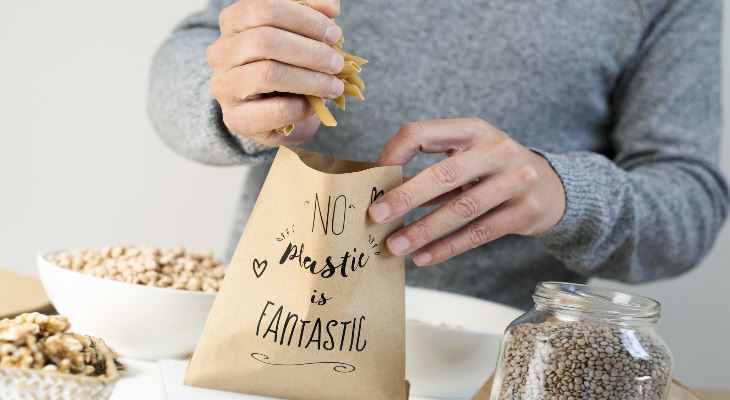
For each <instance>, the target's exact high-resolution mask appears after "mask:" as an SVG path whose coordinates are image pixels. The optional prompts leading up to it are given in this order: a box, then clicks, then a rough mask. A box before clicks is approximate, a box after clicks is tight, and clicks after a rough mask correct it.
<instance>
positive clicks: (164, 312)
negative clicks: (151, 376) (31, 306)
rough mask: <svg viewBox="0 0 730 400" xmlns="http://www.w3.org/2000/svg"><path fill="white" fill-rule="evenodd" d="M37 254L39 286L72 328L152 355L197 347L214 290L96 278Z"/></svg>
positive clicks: (129, 351) (117, 347) (126, 352)
mask: <svg viewBox="0 0 730 400" xmlns="http://www.w3.org/2000/svg"><path fill="white" fill-rule="evenodd" d="M51 253H52V252H46V253H40V254H38V256H37V257H36V263H37V265H38V272H39V274H40V278H41V282H42V283H43V287H44V288H45V290H46V293H47V294H48V297H49V298H50V300H51V302H52V303H53V305H54V307H55V308H56V310H58V312H59V313H60V314H63V315H66V316H68V318H69V320H70V321H71V325H72V328H73V330H74V331H76V332H81V333H84V334H88V335H91V336H96V337H100V338H102V339H104V341H105V342H106V343H107V344H108V345H109V347H110V348H112V349H113V350H114V351H116V352H117V353H119V354H121V355H123V356H126V357H133V358H141V359H147V360H156V359H161V358H180V357H186V356H187V355H189V354H190V353H192V352H193V350H194V349H195V343H196V342H197V341H198V337H199V336H200V333H201V331H202V330H203V325H204V324H205V319H206V317H207V316H208V312H209V311H210V308H211V306H212V305H213V300H214V299H215V294H212V293H205V292H190V291H185V290H177V289H169V288H158V287H151V286H144V285H137V284H131V283H125V282H119V281H114V280H109V279H102V278H97V277H94V276H91V275H86V274H82V273H80V272H75V271H71V270H68V269H65V268H61V267H59V266H56V265H54V264H52V263H51V262H49V261H48V258H47V256H48V255H49V254H51Z"/></svg>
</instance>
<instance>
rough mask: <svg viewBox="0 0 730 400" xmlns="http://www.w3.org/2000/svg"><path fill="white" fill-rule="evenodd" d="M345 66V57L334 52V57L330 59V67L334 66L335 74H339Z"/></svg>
mask: <svg viewBox="0 0 730 400" xmlns="http://www.w3.org/2000/svg"><path fill="white" fill-rule="evenodd" d="M344 67H345V58H344V57H342V56H341V55H339V54H337V53H335V54H333V55H332V59H331V60H330V68H332V72H334V73H335V74H339V73H340V71H342V68H344Z"/></svg>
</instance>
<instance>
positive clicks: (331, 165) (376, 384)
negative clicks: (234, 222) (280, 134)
mask: <svg viewBox="0 0 730 400" xmlns="http://www.w3.org/2000/svg"><path fill="white" fill-rule="evenodd" d="M401 182H402V173H401V168H400V167H398V166H393V167H375V166H374V165H373V164H367V163H359V162H353V161H344V160H337V159H333V158H330V157H327V156H324V155H321V154H318V153H313V152H308V151H304V150H292V149H289V148H286V147H280V148H279V151H278V153H277V155H276V158H275V160H274V163H273V165H272V167H271V170H270V172H269V175H268V176H267V178H266V181H265V183H264V185H263V188H262V189H261V193H260V195H259V197H258V199H257V201H256V205H255V206H254V209H253V212H252V213H251V216H250V217H249V220H248V223H247V225H246V227H245V229H244V231H243V234H242V236H241V240H240V242H239V244H238V247H237V248H236V251H235V253H234V255H233V259H232V261H231V263H230V266H229V269H228V271H227V273H226V277H225V280H224V281H223V283H222V285H221V289H220V291H219V293H218V296H217V297H216V300H215V303H214V305H213V308H212V309H211V312H210V315H209V316H208V320H207V322H206V325H205V328H204V330H203V333H202V335H201V338H200V340H199V342H198V344H197V347H196V349H195V353H194V354H193V356H192V359H191V361H190V364H189V366H188V370H187V374H186V378H185V383H186V384H188V385H192V386H199V387H206V388H212V389H221V390H227V391H233V392H241V393H251V394H258V395H264V396H272V397H281V398H287V399H318V400H320V399H321V400H343V399H348V400H359V399H363V400H365V399H367V400H380V399H384V400H388V399H397V400H403V399H405V398H406V396H407V394H406V390H407V389H406V383H405V343H404V342H405V336H404V333H405V311H404V309H405V304H404V303H405V282H404V281H405V269H404V268H405V267H404V260H403V257H396V256H393V255H391V254H389V253H388V251H387V250H386V249H385V244H384V239H385V238H386V237H387V235H388V234H390V233H392V232H393V231H395V230H396V229H397V228H398V227H399V226H400V225H401V224H402V222H401V221H396V222H393V223H390V224H385V225H376V224H373V223H371V222H370V220H369V219H368V217H367V208H368V206H369V205H370V204H371V202H372V201H373V200H374V199H375V198H377V197H378V196H380V195H382V193H383V192H384V191H388V190H390V189H392V188H394V187H396V186H397V185H399V184H400V183H401Z"/></svg>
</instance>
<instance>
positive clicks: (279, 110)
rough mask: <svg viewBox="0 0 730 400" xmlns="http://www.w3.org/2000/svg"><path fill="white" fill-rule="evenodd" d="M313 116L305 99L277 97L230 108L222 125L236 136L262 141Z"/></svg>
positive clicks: (285, 96) (287, 96) (299, 97)
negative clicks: (270, 134) (288, 126)
mask: <svg viewBox="0 0 730 400" xmlns="http://www.w3.org/2000/svg"><path fill="white" fill-rule="evenodd" d="M311 113H312V110H311V108H310V107H309V104H308V103H307V101H306V100H305V99H304V98H303V97H302V96H293V95H284V96H274V97H268V98H262V99H259V100H254V101H247V102H244V103H241V104H239V105H237V106H235V107H229V108H227V109H226V110H225V112H224V113H223V122H224V123H225V124H226V126H227V127H228V129H229V130H231V131H232V132H234V133H236V134H239V135H243V136H249V137H253V138H254V139H256V140H262V139H264V138H265V137H266V136H264V135H268V133H269V132H270V131H272V130H275V129H277V128H280V127H282V126H284V125H287V124H292V123H293V124H295V125H296V123H297V122H299V121H302V120H304V119H306V118H308V117H309V116H310V115H311ZM282 136H283V135H282Z"/></svg>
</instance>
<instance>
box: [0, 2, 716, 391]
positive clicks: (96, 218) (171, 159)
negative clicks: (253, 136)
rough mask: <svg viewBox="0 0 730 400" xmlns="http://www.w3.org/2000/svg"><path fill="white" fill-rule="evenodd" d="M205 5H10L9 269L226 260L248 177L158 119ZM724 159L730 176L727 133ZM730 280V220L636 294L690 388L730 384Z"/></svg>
mask: <svg viewBox="0 0 730 400" xmlns="http://www.w3.org/2000/svg"><path fill="white" fill-rule="evenodd" d="M203 4H204V0H184V1H181V0H177V1H142V0H127V1H114V2H112V1H92V0H77V1H73V2H71V1H12V2H11V1H2V2H0V16H2V18H1V19H2V22H1V23H0V265H3V266H6V267H10V268H11V269H15V270H19V271H24V272H28V273H33V272H34V262H33V256H34V254H35V253H36V252H37V251H39V250H42V249H49V248H66V247H77V246H86V247H98V246H102V245H105V244H110V243H135V244H143V243H146V244H154V245H159V246H173V245H177V244H182V245H185V246H188V247H194V248H210V249H213V250H215V251H216V252H217V253H218V254H222V253H223V250H224V248H225V244H226V241H227V239H228V230H229V228H230V226H231V214H232V211H233V207H234V205H235V199H236V196H237V195H238V191H239V187H240V183H241V182H240V181H241V176H242V175H243V173H244V171H243V169H242V168H211V167H205V166H201V165H198V164H194V163H192V162H190V161H187V160H185V159H183V158H181V157H178V156H176V155H174V154H172V153H171V152H170V151H168V150H167V149H166V148H165V147H164V146H163V145H162V143H161V142H160V141H159V140H158V139H157V138H156V137H155V136H154V134H153V131H152V128H151V126H150V124H149V122H148V120H147V117H146V114H145V98H146V86H147V77H148V69H149V62H150V59H151V57H152V54H153V52H154V50H155V48H156V46H157V45H158V44H159V43H161V42H162V40H164V38H165V37H166V35H167V34H168V32H169V31H170V30H171V29H172V27H173V26H174V25H175V23H176V22H177V21H179V20H180V19H181V18H182V17H183V16H184V15H186V14H188V13H190V12H191V11H192V10H195V9H197V8H199V7H202V5H203ZM725 30H726V32H727V31H728V29H727V28H726V29H725ZM725 36H726V37H730V36H727V33H726V35H725ZM728 42H730V41H728ZM724 47H725V49H730V46H729V45H728V44H727V43H726V44H725V46H724ZM725 54H728V52H727V51H726V52H725ZM725 64H726V65H728V63H727V62H726V63H725ZM725 88H726V89H727V88H728V85H727V84H725ZM725 93H726V98H727V93H730V90H726V91H725ZM726 103H728V102H726ZM729 115H730V114H729ZM728 125H730V124H728ZM723 155H724V159H723V168H724V171H725V172H726V173H727V174H728V175H729V176H730V140H727V138H726V140H724V143H723ZM601 283H602V284H605V285H609V286H614V287H615V286H619V285H616V284H614V283H611V282H601ZM728 285H730V225H726V227H725V229H724V230H723V232H722V234H721V236H720V237H719V240H718V242H717V243H716V245H715V249H714V251H713V252H712V254H711V255H710V256H709V257H708V258H707V259H706V260H705V261H704V262H703V263H702V265H701V266H700V267H699V268H697V269H696V270H695V271H693V272H691V273H689V274H687V275H686V276H683V277H681V278H680V279H675V280H672V281H667V282H660V283H656V284H651V285H645V286H640V287H631V288H630V290H632V291H635V292H639V293H643V294H646V295H648V296H651V297H654V298H656V299H658V300H660V301H661V302H662V303H663V305H664V317H663V319H662V322H661V324H660V328H659V329H660V331H661V334H662V335H663V337H664V338H665V339H666V340H667V341H668V342H669V344H670V345H671V347H672V349H673V351H674V354H675V358H676V364H677V366H678V367H677V376H678V377H679V378H680V379H682V380H684V381H685V382H686V383H688V384H690V385H694V386H696V387H705V388H730V379H728V378H730V318H729V317H730V311H728V308H729V307H730V289H728Z"/></svg>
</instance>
